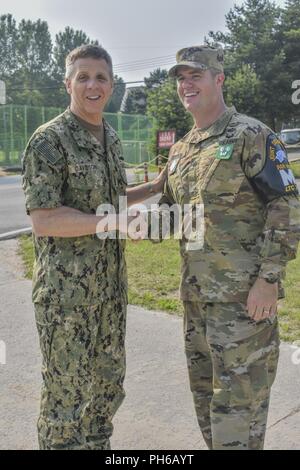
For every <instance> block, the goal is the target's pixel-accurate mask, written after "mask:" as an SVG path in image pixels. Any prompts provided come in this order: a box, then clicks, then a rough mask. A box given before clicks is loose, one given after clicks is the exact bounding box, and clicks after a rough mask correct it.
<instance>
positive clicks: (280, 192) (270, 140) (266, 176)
mask: <svg viewBox="0 0 300 470" xmlns="http://www.w3.org/2000/svg"><path fill="white" fill-rule="evenodd" d="M251 180H252V183H253V184H254V186H255V187H256V189H257V191H258V192H259V193H260V195H261V196H262V198H263V199H264V200H265V201H266V202H269V201H272V200H273V199H276V198H277V197H280V196H287V197H290V196H298V188H297V183H296V180H295V177H294V175H293V172H292V169H291V167H290V164H289V161H288V157H287V153H286V150H285V148H284V145H283V143H282V142H281V141H280V140H279V139H278V137H276V135H274V134H270V135H269V136H268V137H267V143H266V161H265V165H264V168H263V169H262V171H261V172H260V173H258V174H257V175H256V176H254V177H253V178H251Z"/></svg>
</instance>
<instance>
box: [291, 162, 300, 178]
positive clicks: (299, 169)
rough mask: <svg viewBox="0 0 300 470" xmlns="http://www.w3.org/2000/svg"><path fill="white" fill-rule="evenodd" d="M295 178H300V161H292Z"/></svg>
mask: <svg viewBox="0 0 300 470" xmlns="http://www.w3.org/2000/svg"><path fill="white" fill-rule="evenodd" d="M290 165H291V168H292V170H293V173H294V176H295V178H300V162H290Z"/></svg>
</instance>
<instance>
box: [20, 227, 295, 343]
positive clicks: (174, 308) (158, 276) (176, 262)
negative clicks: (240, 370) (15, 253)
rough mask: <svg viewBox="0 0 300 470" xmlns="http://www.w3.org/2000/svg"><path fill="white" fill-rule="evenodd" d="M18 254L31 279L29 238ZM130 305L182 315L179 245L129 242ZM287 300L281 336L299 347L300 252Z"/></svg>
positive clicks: (282, 310) (281, 316) (283, 303)
mask: <svg viewBox="0 0 300 470" xmlns="http://www.w3.org/2000/svg"><path fill="white" fill-rule="evenodd" d="M20 254H21V256H22V258H23V262H24V265H25V271H26V276H27V277H29V278H31V276H32V265H33V249H32V242H31V237H29V236H23V237H21V239H20ZM126 258H127V266H128V283H129V292H128V294H129V303H131V304H135V305H141V306H143V307H145V308H148V309H150V310H151V309H154V310H156V309H157V310H164V311H167V312H169V313H172V314H177V315H182V312H183V308H182V304H181V302H180V300H179V299H178V287H179V282H180V257H179V249H178V241H176V240H166V241H164V242H163V243H161V244H152V243H151V242H149V241H142V242H139V243H133V242H128V243H127V248H126ZM284 285H285V293H286V298H285V299H284V300H281V301H280V302H279V323H280V334H281V339H282V340H283V341H288V342H297V343H299V344H300V249H299V251H298V255H297V258H296V259H295V260H294V261H291V262H290V263H289V264H288V268H287V275H286V279H285V281H284Z"/></svg>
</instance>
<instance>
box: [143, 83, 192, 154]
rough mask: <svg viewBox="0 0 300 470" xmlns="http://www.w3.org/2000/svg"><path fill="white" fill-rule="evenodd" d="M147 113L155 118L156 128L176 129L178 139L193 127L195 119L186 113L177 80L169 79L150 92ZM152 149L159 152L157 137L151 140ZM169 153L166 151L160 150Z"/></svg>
mask: <svg viewBox="0 0 300 470" xmlns="http://www.w3.org/2000/svg"><path fill="white" fill-rule="evenodd" d="M147 115H148V116H149V117H152V118H155V120H156V128H155V130H156V131H157V130H169V129H175V130H176V139H177V140H178V139H180V138H181V137H183V136H184V135H185V134H186V133H187V132H188V131H189V130H190V129H191V127H192V125H193V119H192V117H191V115H190V114H188V113H186V111H185V109H184V108H183V106H182V104H181V102H180V100H179V98H178V95H177V91H176V82H175V81H174V80H172V79H167V80H165V81H164V83H163V84H162V85H160V86H159V87H157V88H154V89H152V90H151V91H150V92H149V93H148V101H147ZM150 150H151V151H152V153H153V154H156V153H157V149H156V139H153V140H152V142H151V146H150ZM160 153H163V154H167V152H166V151H163V152H160Z"/></svg>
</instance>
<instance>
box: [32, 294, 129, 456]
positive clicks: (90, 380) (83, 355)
mask: <svg viewBox="0 0 300 470" xmlns="http://www.w3.org/2000/svg"><path fill="white" fill-rule="evenodd" d="M126 305H127V301H126V296H125V295H124V296H123V297H120V296H116V298H115V299H110V300H108V301H107V302H105V303H103V304H101V305H91V306H74V307H71V308H68V307H66V306H57V305H41V304H35V315H36V324H37V329H38V333H39V339H40V346H41V351H42V359H43V366H42V376H43V385H42V393H41V407H40V416H39V419H38V436H39V444H40V449H44V450H46V449H47V450H50V449H62V450H63V449H65V450H81V449H90V450H101V449H102V450H103V449H110V442H109V438H110V436H111V435H112V431H113V426H112V418H113V416H114V414H115V413H116V411H117V409H118V408H119V406H120V404H121V403H122V401H123V399H124V396H125V393H124V389H123V381H124V376H125V349H124V341H125V328H126Z"/></svg>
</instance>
